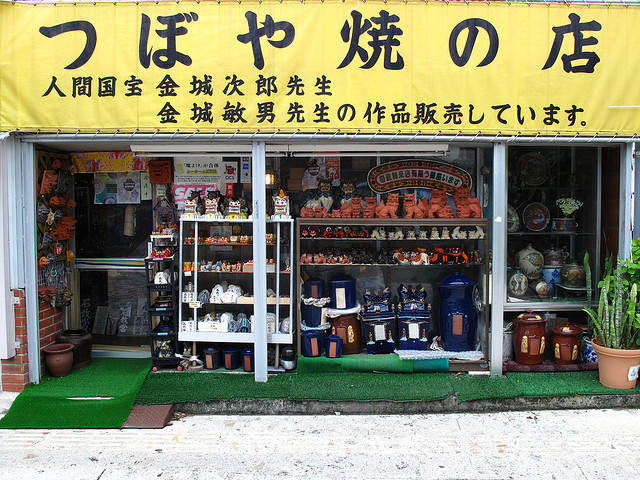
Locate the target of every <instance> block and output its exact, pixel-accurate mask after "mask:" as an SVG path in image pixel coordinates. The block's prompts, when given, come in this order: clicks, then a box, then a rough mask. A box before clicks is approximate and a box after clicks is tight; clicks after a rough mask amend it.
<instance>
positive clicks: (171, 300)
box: [144, 235, 182, 368]
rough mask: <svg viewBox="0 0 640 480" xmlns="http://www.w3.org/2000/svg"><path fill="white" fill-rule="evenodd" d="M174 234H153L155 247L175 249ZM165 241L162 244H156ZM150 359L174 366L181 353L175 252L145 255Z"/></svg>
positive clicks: (152, 238)
mask: <svg viewBox="0 0 640 480" xmlns="http://www.w3.org/2000/svg"><path fill="white" fill-rule="evenodd" d="M175 240H176V235H152V236H151V242H152V247H153V248H154V251H156V250H155V249H156V247H157V248H172V249H175V247H176V245H175ZM159 244H164V245H159ZM144 263H145V274H146V283H147V292H148V299H147V300H148V305H149V306H148V311H149V329H150V334H149V337H150V348H151V361H152V364H153V366H154V367H155V368H175V367H177V365H178V362H179V358H178V357H176V356H175V354H176V353H182V352H181V351H180V349H179V343H178V286H177V282H178V275H177V273H178V265H177V262H176V255H175V253H174V254H173V255H171V256H168V257H161V258H154V257H153V256H151V257H147V258H145V262H144Z"/></svg>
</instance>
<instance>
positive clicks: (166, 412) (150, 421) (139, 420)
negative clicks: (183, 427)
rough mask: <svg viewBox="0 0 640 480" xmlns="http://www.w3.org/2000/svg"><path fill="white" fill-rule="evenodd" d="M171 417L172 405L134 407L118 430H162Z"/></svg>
mask: <svg viewBox="0 0 640 480" xmlns="http://www.w3.org/2000/svg"><path fill="white" fill-rule="evenodd" d="M171 415H173V405H134V406H133V408H132V409H131V413H130V414H129V418H127V421H126V422H124V424H123V425H122V427H120V428H164V427H165V426H166V425H167V424H168V423H169V420H171Z"/></svg>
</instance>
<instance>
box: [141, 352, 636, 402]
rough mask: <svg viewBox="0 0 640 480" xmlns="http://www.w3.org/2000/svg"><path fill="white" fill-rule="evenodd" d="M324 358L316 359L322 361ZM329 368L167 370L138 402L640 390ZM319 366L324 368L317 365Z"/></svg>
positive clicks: (571, 378) (584, 380) (542, 377)
mask: <svg viewBox="0 0 640 480" xmlns="http://www.w3.org/2000/svg"><path fill="white" fill-rule="evenodd" d="M317 365H319V364H316V366H317ZM336 365H337V363H335V362H331V363H327V368H328V370H329V371H325V372H320V371H312V372H311V373H299V372H298V373H283V374H279V375H270V376H269V378H268V381H267V382H265V383H260V382H255V379H254V376H253V374H233V373H226V372H225V371H224V370H218V371H213V372H198V373H190V372H163V373H157V374H153V373H152V374H149V376H148V377H147V380H146V381H145V382H144V384H143V385H142V387H141V389H140V392H139V393H138V396H137V397H136V401H135V403H136V404H139V405H150V404H162V403H179V402H206V401H209V400H224V399H237V398H288V399H290V400H294V401H306V400H308V401H393V402H402V401H423V402H428V401H436V400H442V399H444V398H447V397H448V396H450V395H456V397H457V399H458V401H461V402H468V401H473V400H482V399H495V398H513V397H558V396H568V395H602V394H619V393H628V394H633V393H636V394H637V393H639V392H640V386H639V387H636V388H634V389H631V390H613V389H610V388H606V387H603V386H602V385H601V384H600V382H599V381H598V373H597V372H588V371H587V372H562V373H560V372H557V373H507V374H506V375H505V376H502V377H496V378H491V377H489V376H488V375H468V374H460V375H456V374H454V373H362V372H345V371H333V370H332V369H335V368H336ZM317 370H319V369H317Z"/></svg>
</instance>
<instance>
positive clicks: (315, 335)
mask: <svg viewBox="0 0 640 480" xmlns="http://www.w3.org/2000/svg"><path fill="white" fill-rule="evenodd" d="M321 338H322V332H320V331H318V330H305V331H304V332H302V334H301V335H300V341H301V343H302V355H303V356H304V357H319V356H320V355H321V354H322V342H321V341H320V340H321Z"/></svg>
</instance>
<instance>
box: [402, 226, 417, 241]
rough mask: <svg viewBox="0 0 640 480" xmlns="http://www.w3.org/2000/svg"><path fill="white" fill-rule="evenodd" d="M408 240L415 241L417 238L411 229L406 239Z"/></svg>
mask: <svg viewBox="0 0 640 480" xmlns="http://www.w3.org/2000/svg"><path fill="white" fill-rule="evenodd" d="M405 238H406V239H407V240H415V239H416V238H417V237H416V231H415V230H414V229H413V228H412V227H411V228H409V229H407V235H406V237H405Z"/></svg>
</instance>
